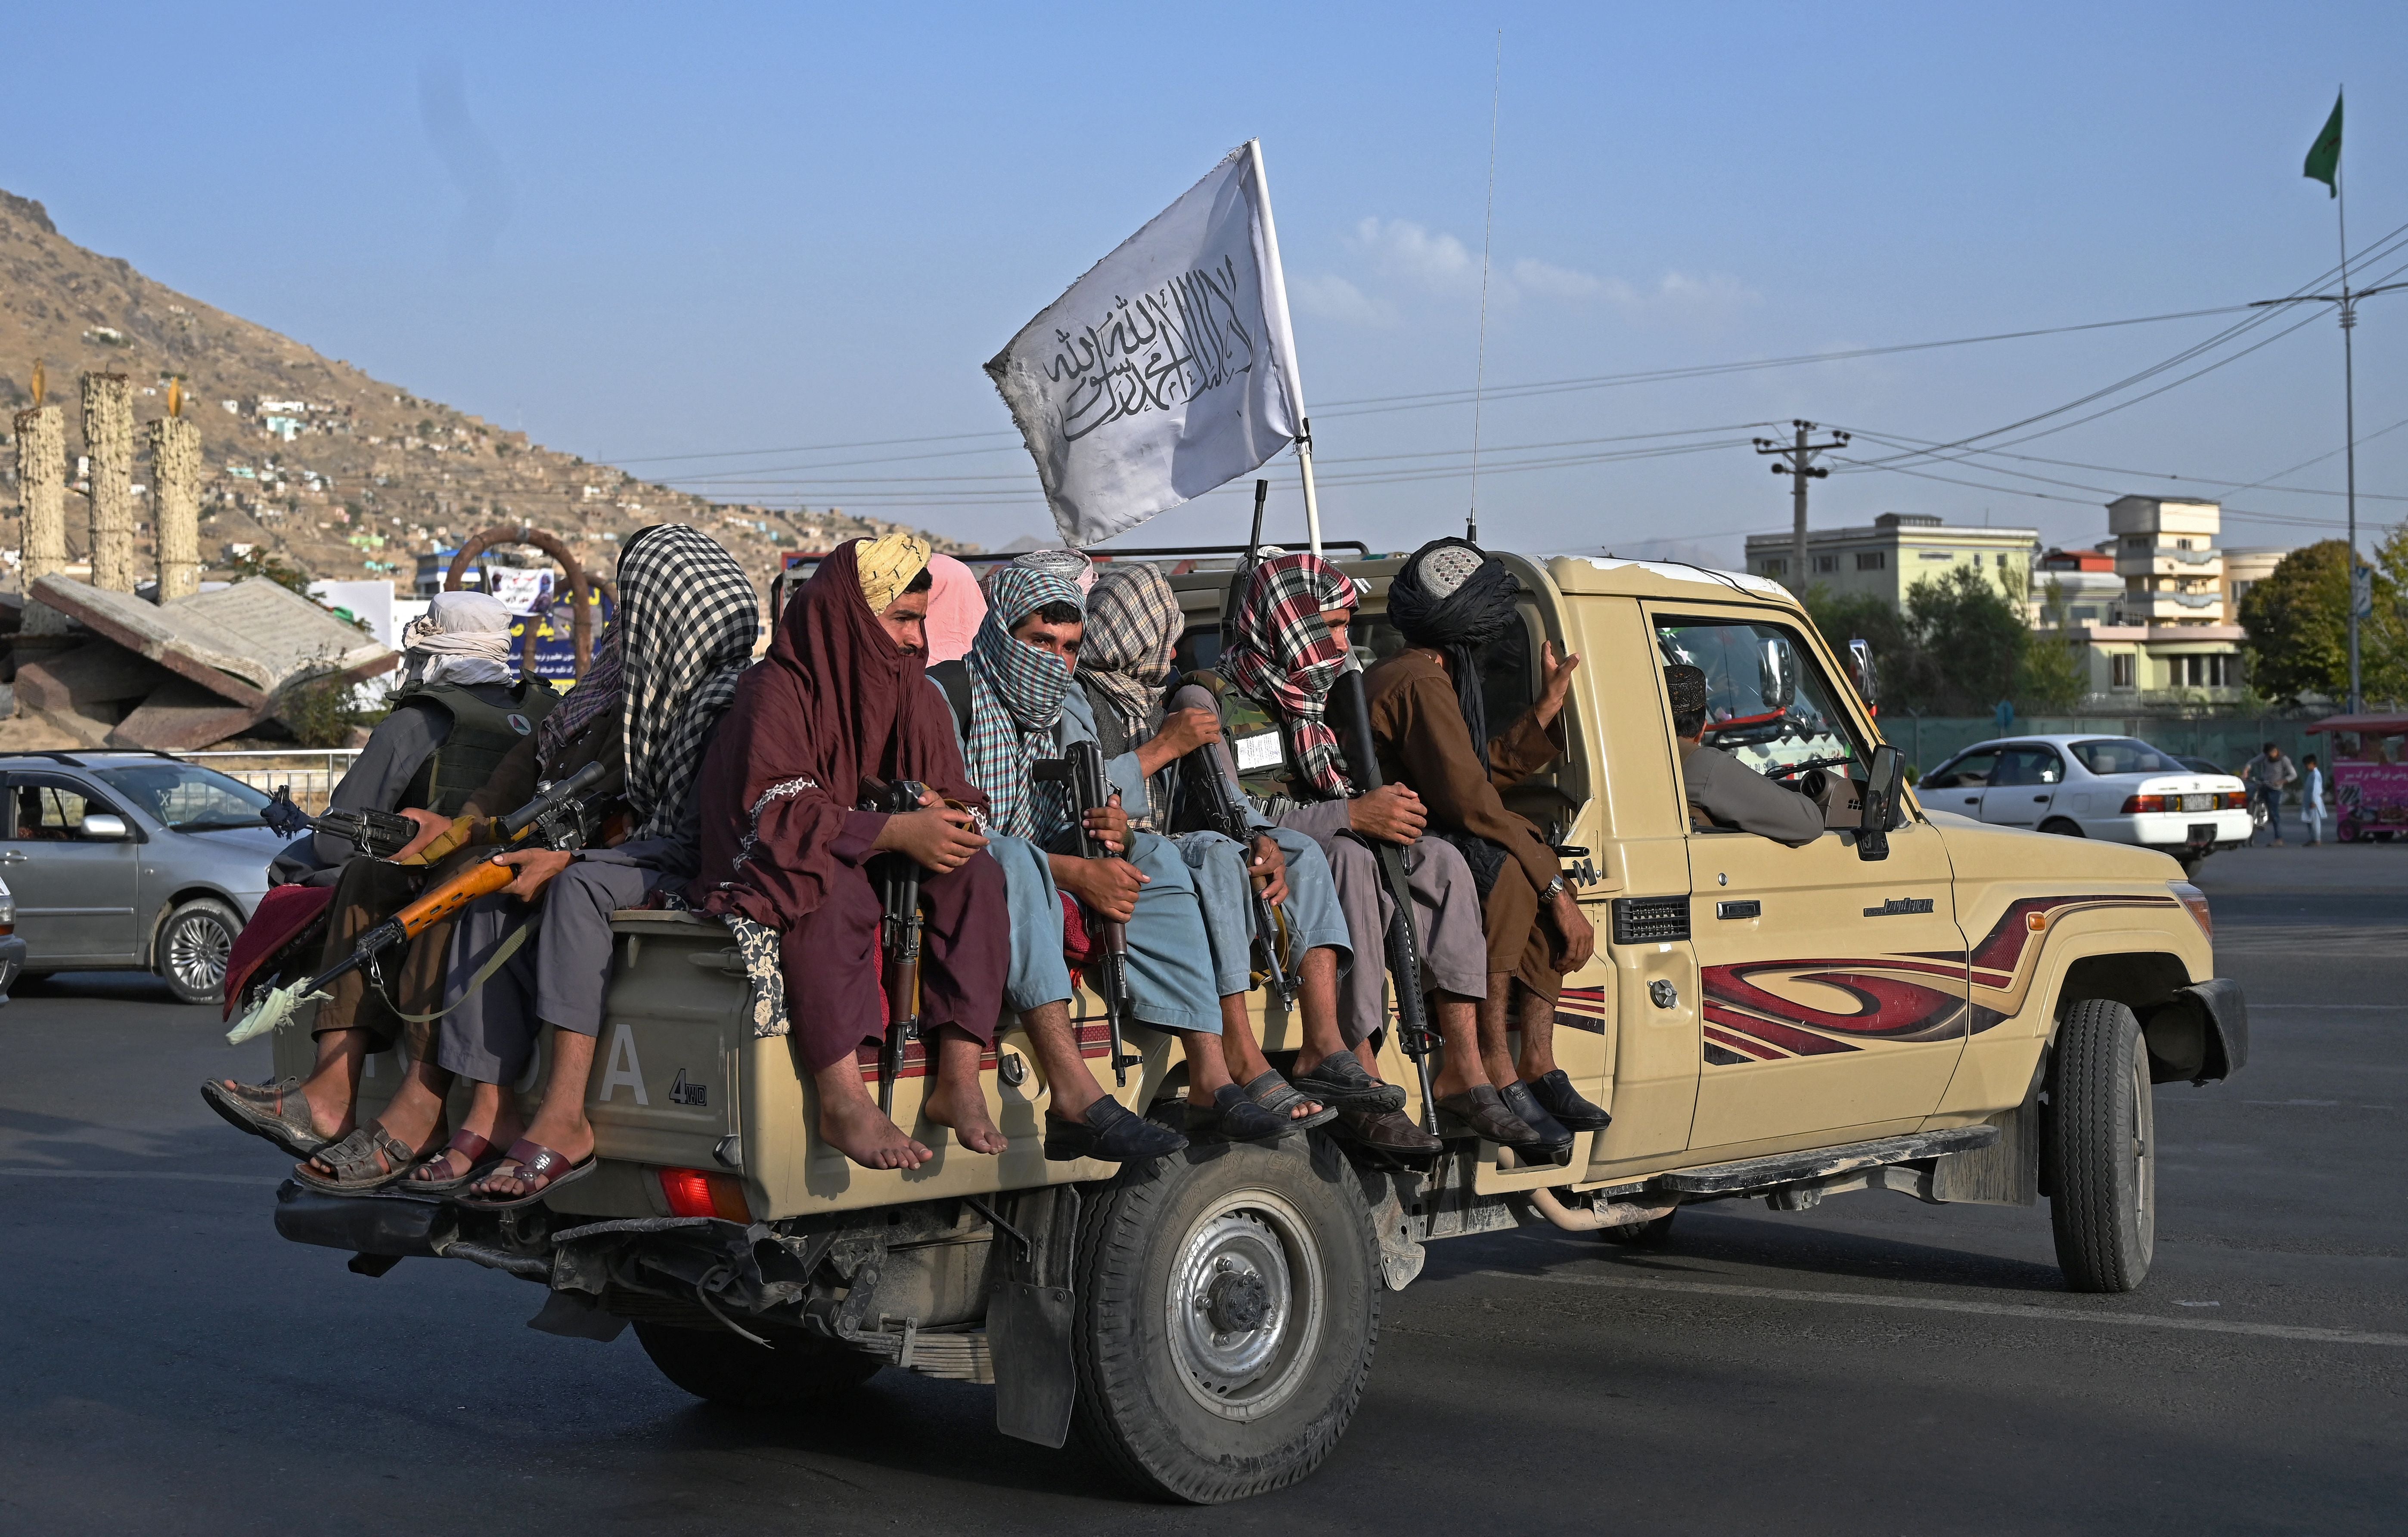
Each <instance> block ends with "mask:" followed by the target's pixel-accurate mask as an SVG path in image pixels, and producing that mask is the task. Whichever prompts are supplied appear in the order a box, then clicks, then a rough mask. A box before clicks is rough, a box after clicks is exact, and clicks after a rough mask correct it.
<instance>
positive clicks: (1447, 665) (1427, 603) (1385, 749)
mask: <svg viewBox="0 0 2408 1537" xmlns="http://www.w3.org/2000/svg"><path fill="white" fill-rule="evenodd" d="M1519 592H1520V584H1519V582H1516V581H1515V580H1514V578H1513V576H1512V573H1511V572H1509V571H1507V570H1506V569H1505V567H1504V566H1503V565H1502V563H1500V562H1498V560H1496V559H1495V558H1494V557H1492V556H1490V555H1488V554H1487V553H1485V552H1484V551H1482V550H1481V549H1480V548H1479V547H1478V546H1476V545H1473V544H1471V543H1469V541H1467V540H1464V539H1438V540H1433V541H1432V542H1431V543H1429V544H1426V545H1424V546H1423V547H1422V548H1421V549H1420V550H1417V551H1415V552H1414V553H1413V556H1412V559H1411V560H1409V561H1407V562H1406V563H1405V568H1404V569H1403V570H1402V571H1400V572H1399V573H1398V576H1397V579H1396V581H1395V582H1393V583H1391V585H1390V589H1389V594H1388V617H1389V619H1390V620H1391V621H1392V622H1393V623H1394V624H1395V625H1397V627H1398V630H1399V631H1400V632H1401V633H1402V634H1403V636H1404V638H1405V640H1406V645H1407V649H1405V650H1404V651H1401V652H1398V654H1395V655H1393V656H1390V657H1388V658H1387V659H1386V660H1384V661H1383V662H1381V663H1380V664H1379V665H1378V666H1376V667H1374V668H1371V669H1370V671H1369V672H1368V673H1366V674H1365V675H1364V680H1363V685H1364V696H1365V698H1366V700H1367V702H1368V703H1369V707H1370V715H1371V735H1372V739H1373V742H1374V745H1375V748H1376V750H1377V752H1378V753H1379V755H1380V771H1381V774H1382V775H1383V777H1384V778H1386V779H1388V780H1389V781H1391V782H1392V783H1401V784H1406V785H1410V786H1411V787H1412V789H1413V791H1414V792H1415V793H1416V794H1418V795H1419V796H1420V797H1421V798H1422V802H1423V804H1424V806H1425V807H1426V809H1427V811H1428V814H1429V826H1430V830H1431V831H1432V832H1433V833H1436V834H1438V835H1440V836H1441V837H1444V838H1447V839H1448V840H1449V841H1451V842H1454V843H1455V845H1456V846H1457V847H1458V848H1461V849H1463V851H1464V854H1465V857H1466V859H1467V860H1468V861H1469V863H1470V866H1471V869H1472V874H1473V877H1474V879H1475V880H1476V881H1478V882H1479V883H1480V884H1481V885H1482V886H1483V887H1484V895H1483V898H1482V902H1481V917H1482V926H1483V927H1484V929H1485V931H1486V933H1487V938H1488V996H1487V997H1486V998H1484V999H1483V1000H1482V1002H1481V1010H1480V1049H1481V1056H1482V1057H1483V1059H1484V1063H1485V1064H1486V1067H1487V1070H1488V1077H1489V1080H1490V1082H1491V1083H1494V1084H1497V1085H1500V1086H1501V1097H1502V1099H1503V1100H1504V1104H1505V1108H1506V1109H1508V1110H1509V1111H1511V1112H1512V1113H1513V1114H1515V1115H1517V1116H1519V1117H1521V1118H1522V1119H1523V1120H1524V1121H1527V1122H1528V1123H1529V1124H1530V1126H1531V1128H1532V1129H1533V1130H1534V1131H1536V1132H1537V1133H1538V1135H1539V1138H1540V1141H1541V1145H1543V1146H1546V1147H1551V1148H1555V1149H1558V1150H1568V1149H1569V1147H1570V1142H1571V1138H1572V1133H1573V1132H1575V1131H1587V1130H1598V1129H1602V1128H1604V1126H1605V1125H1606V1123H1607V1122H1608V1120H1610V1119H1611V1117H1609V1116H1608V1115H1607V1114H1606V1113H1605V1112H1604V1111H1602V1110H1600V1109H1598V1107H1597V1106H1596V1105H1593V1104H1591V1103H1590V1102H1589V1101H1588V1100H1587V1099H1584V1098H1583V1097H1582V1096H1581V1094H1580V1093H1579V1091H1578V1090H1576V1089H1574V1088H1573V1087H1572V1085H1571V1081H1570V1077H1569V1076H1568V1075H1567V1074H1565V1073H1564V1072H1563V1070H1561V1069H1559V1068H1557V1067H1556V1066H1555V997H1556V995H1557V993H1559V992H1560V991H1561V990H1562V987H1563V976H1564V972H1566V971H1568V970H1578V969H1579V968H1581V967H1583V966H1584V965H1586V964H1587V963H1588V959H1589V956H1590V955H1592V954H1593V953H1594V952H1595V950H1596V947H1597V939H1596V935H1595V933H1594V931H1593V930H1592V929H1591V928H1590V927H1589V923H1588V920H1587V919H1586V918H1585V917H1584V916H1583V915H1582V913H1581V910H1580V903H1579V902H1578V900H1577V899H1576V898H1574V897H1573V895H1572V892H1571V888H1570V885H1569V884H1568V883H1566V882H1565V880H1564V878H1563V867H1562V863H1561V861H1560V860H1558V859H1557V858H1556V856H1555V851H1554V850H1553V849H1552V848H1550V847H1549V846H1548V845H1547V843H1546V841H1545V840H1544V839H1542V838H1541V836H1540V834H1539V832H1538V829H1536V828H1534V827H1532V826H1530V824H1529V822H1528V821H1527V820H1526V819H1524V818H1523V817H1521V816H1519V815H1516V814H1515V813H1514V812H1511V811H1508V810H1507V809H1506V807H1505V802H1504V800H1503V798H1502V797H1501V796H1500V795H1499V794H1498V792H1499V791H1500V790H1504V789H1509V788H1511V787H1512V785H1514V784H1516V783H1519V782H1521V781H1522V780H1524V779H1527V778H1528V777H1529V776H1530V775H1532V774H1535V773H1537V772H1539V771H1540V770H1541V769H1542V768H1546V767H1547V766H1548V765H1549V764H1551V763H1553V762H1554V761H1555V759H1556V757H1558V756H1559V755H1560V754H1562V751H1563V741H1562V733H1561V726H1560V721H1561V718H1562V712H1563V707H1564V699H1565V697H1566V696H1567V695H1568V694H1569V693H1570V690H1571V679H1572V672H1573V669H1575V668H1578V667H1579V666H1580V658H1579V657H1578V656H1577V655H1570V656H1565V657H1562V658H1560V659H1558V658H1557V657H1556V655H1555V648H1554V646H1553V644H1552V643H1550V644H1548V645H1547V646H1546V648H1545V653H1544V672H1545V680H1544V683H1543V685H1542V687H1541V691H1540V695H1539V698H1538V700H1537V702H1536V703H1534V704H1532V705H1531V706H1530V708H1529V709H1528V710H1527V711H1524V712H1523V714H1522V716H1521V718H1520V719H1518V720H1516V721H1515V722H1514V723H1513V724H1512V725H1511V726H1509V727H1507V728H1506V729H1505V730H1504V731H1502V732H1499V733H1497V734H1496V735H1495V736H1493V737H1492V736H1491V735H1490V734H1489V732H1488V729H1487V717H1486V710H1485V707H1484V701H1483V699H1482V693H1481V679H1480V672H1479V668H1478V664H1477V661H1476V659H1475V655H1474V653H1475V652H1476V650H1477V649H1478V648H1479V647H1482V646H1484V645H1486V644H1487V643H1488V642H1490V641H1491V640H1494V639H1497V637H1498V636H1499V635H1501V634H1503V633H1504V632H1505V629H1506V626H1507V625H1515V624H1519V623H1521V620H1520V618H1519V615H1518V614H1517V612H1516V610H1515V608H1514V603H1513V600H1514V598H1515V596H1517V595H1518V594H1519ZM1509 989H1513V990H1518V991H1519V993H1520V995H1521V997H1520V998H1519V1000H1518V1001H1519V1008H1518V1009H1517V1010H1516V1011H1515V1012H1514V1017H1516V1018H1518V1022H1519V1025H1520V1027H1521V1035H1522V1043H1521V1051H1520V1054H1519V1056H1518V1058H1517V1057H1516V1056H1515V1055H1514V1054H1513V1053H1512V1051H1510V1050H1509V1049H1508V1044H1507V1041H1506V1023H1507V1019H1508V1017H1509V1015H1508V1010H1507V1002H1508V991H1509ZM1441 1109H1449V1110H1453V1111H1454V1113H1455V1114H1456V1115H1458V1116H1461V1115H1463V1114H1464V1112H1463V1110H1460V1109H1455V1107H1452V1106H1449V1105H1448V1104H1446V1103H1445V1102H1444V1101H1441Z"/></svg>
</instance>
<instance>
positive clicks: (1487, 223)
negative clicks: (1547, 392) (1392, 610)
mask: <svg viewBox="0 0 2408 1537" xmlns="http://www.w3.org/2000/svg"><path fill="white" fill-rule="evenodd" d="M1504 100H1505V29H1504V28H1503V27H1498V29H1497V72H1496V77H1495V79H1494V80H1493V81H1492V82H1491V85H1490V88H1489V94H1488V211H1487V213H1486V215H1485V216H1484V218H1483V220H1482V221H1481V228H1480V351H1479V356H1478V360H1477V361H1476V362H1475V363H1474V364H1473V365H1472V370H1471V510H1469V512H1466V513H1465V514H1464V517H1463V537H1464V538H1465V539H1469V540H1470V541H1471V542H1472V543H1474V544H1478V543H1479V542H1480V405H1481V394H1482V392H1483V390H1484V389H1485V387H1486V386H1487V383H1488V263H1489V253H1490V250H1491V248H1492V246H1493V243H1494V241H1495V237H1496V234H1497V110H1498V107H1500V106H1501V105H1503V103H1504Z"/></svg>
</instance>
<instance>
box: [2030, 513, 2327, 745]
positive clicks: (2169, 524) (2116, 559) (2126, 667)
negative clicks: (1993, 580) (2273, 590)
mask: <svg viewBox="0 0 2408 1537" xmlns="http://www.w3.org/2000/svg"><path fill="white" fill-rule="evenodd" d="M2223 522H2224V510H2223V507H2222V506H2221V504H2219V503H2216V502H2204V501H2192V500H2179V499H2168V498H2162V497H2157V496H2119V497H2117V498H2116V499H2115V500H2114V501H2113V502H2110V503H2108V504H2107V527H2108V530H2109V532H2110V535H2111V536H2112V537H2110V538H2109V539H2105V540H2103V541H2102V542H2100V544H2099V545H2098V546H2097V547H2096V548H2095V549H2091V550H2051V551H2049V552H2048V553H2046V554H2044V555H2042V557H2041V558H2040V561H2039V562H2038V564H2037V565H2036V567H2034V569H2033V572H2032V588H2031V597H2030V602H2031V609H2032V623H2033V624H2034V625H2036V626H2038V627H2041V628H2042V629H2049V628H2053V627H2055V626H2056V625H2057V624H2058V623H2059V622H2060V621H2059V620H2058V618H2057V613H2056V612H2055V611H2054V610H2052V607H2051V605H2050V602H2049V593H2048V584H2049V583H2050V582H2056V583H2057V588H2058V594H2059V596H2061V597H2062V599H2063V603H2062V610H2063V620H2062V623H2063V625H2064V627H2065V630H2066V633H2068V634H2070V635H2071V636H2072V637H2073V638H2075V639H2077V640H2078V641H2079V642H2080V643H2081V645H2082V647H2083V650H2084V654H2085V660H2086V662H2087V664H2088V668H2089V673H2090V697H2089V699H2088V701H2087V703H2088V704H2090V705H2091V706H2093V707H2099V706H2104V707H2107V708H2122V709H2140V708H2148V707H2151V706H2183V705H2217V704H2239V703H2242V702H2243V701H2245V700H2246V699H2247V698H2248V697H2249V689H2248V685H2247V682H2246V681H2245V680H2244V679H2243V676H2242V668H2241V642H2242V639H2243V631H2242V629H2241V626H2240V625H2239V624H2238V623H2237V622H2236V620H2237V614H2236V609H2237V606H2238V602H2239V594H2240V592H2243V591H2246V590H2247V586H2246V584H2247V582H2250V581H2255V580H2259V579H2260V578H2261V577H2262V575H2263V571H2267V570H2272V568H2273V563H2274V562H2275V561H2277V560H2280V559H2281V558H2282V554H2283V552H2281V551H2272V552H2268V551H2258V550H2252V551H2249V552H2247V553H2246V559H2245V560H2235V561H2234V562H2232V563H2231V564H2232V567H2233V569H2228V563H2227V559H2226V553H2225V552H2224V551H2223V550H2221V549H2220V548H2218V545H2217V536H2218V534H2219V533H2220V532H2221V531H2222V527H2223ZM2266 557H2271V558H2266ZM2261 567H2262V569H2261ZM2244 572H2245V573H2246V574H2245V575H2243V574H2242V573H2244ZM2236 578H2238V580H2239V582H2240V587H2239V589H2238V591H2236V590H2234V588H2233V585H2232V584H2233V582H2235V580H2236Z"/></svg>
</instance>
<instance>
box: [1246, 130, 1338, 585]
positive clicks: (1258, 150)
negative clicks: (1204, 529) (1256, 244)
mask: <svg viewBox="0 0 2408 1537" xmlns="http://www.w3.org/2000/svg"><path fill="white" fill-rule="evenodd" d="M1246 159H1247V161H1248V163H1249V164H1250V165H1252V166H1253V168H1254V198H1255V201H1256V203H1257V204H1258V205H1259V206H1260V208H1262V210H1263V253H1262V254H1263V268H1264V276H1266V277H1267V278H1269V280H1270V284H1269V286H1270V287H1271V289H1272V290H1273V291H1274V292H1275V293H1277V294H1278V295H1279V306H1278V313H1277V314H1275V315H1273V316H1272V317H1271V324H1272V325H1273V326H1274V327H1276V328H1277V330H1278V333H1279V334H1278V335H1277V336H1276V337H1274V338H1271V339H1272V341H1273V344H1274V346H1275V347H1276V348H1277V349H1278V351H1279V352H1280V353H1281V360H1282V362H1283V363H1284V364H1285V365H1286V366H1285V368H1284V369H1283V373H1284V375H1285V377H1286V380H1287V393H1288V406H1289V408H1290V409H1293V410H1294V411H1295V412H1296V427H1297V432H1296V464H1297V470H1298V471H1299V472H1300V473H1301V474H1302V475H1303V478H1304V530H1305V536H1306V538H1307V539H1309V540H1310V541H1311V542H1312V553H1314V554H1315V555H1318V554H1320V553H1321V502H1320V499H1319V498H1318V497H1316V496H1314V495H1313V490H1312V418H1311V417H1309V416H1307V415H1306V414H1305V413H1304V381H1303V380H1302V379H1300V378H1299V377H1297V366H1296V334H1295V332H1294V331H1292V330H1291V329H1289V326H1288V320H1287V275H1286V274H1285V273H1283V272H1282V271H1281V270H1280V251H1279V224H1278V223H1276V222H1275V221H1274V220H1273V219H1272V218H1271V183H1270V178H1269V176H1267V175H1265V174H1264V171H1263V141H1262V140H1261V139H1259V138H1250V139H1248V140H1246Z"/></svg>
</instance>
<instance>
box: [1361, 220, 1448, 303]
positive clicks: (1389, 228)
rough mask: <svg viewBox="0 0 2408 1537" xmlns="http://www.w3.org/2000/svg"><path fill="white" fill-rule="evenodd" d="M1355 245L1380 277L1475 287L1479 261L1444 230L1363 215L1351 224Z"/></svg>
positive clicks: (1429, 285)
mask: <svg viewBox="0 0 2408 1537" xmlns="http://www.w3.org/2000/svg"><path fill="white" fill-rule="evenodd" d="M1352 243H1353V244H1354V246H1355V249H1356V250H1358V251H1363V252H1364V253H1365V254H1367V255H1369V257H1370V258H1371V266H1372V270H1374V271H1376V272H1378V273H1379V274H1380V275H1381V276H1382V277H1383V278H1402V279H1404V280H1407V281H1409V282H1413V283H1417V284H1419V285H1420V286H1422V287H1424V288H1433V289H1441V290H1459V289H1465V288H1471V289H1477V288H1478V287H1479V286H1480V261H1479V258H1477V257H1475V256H1473V255H1472V254H1471V252H1470V251H1469V250H1467V249H1466V248H1465V246H1464V244H1463V242H1462V241H1460V240H1458V239H1456V238H1455V237H1454V236H1452V235H1449V234H1447V233H1446V232H1445V231H1444V230H1435V231H1433V230H1430V229H1426V228H1425V227H1424V226H1422V225H1420V224H1416V223H1413V222H1412V220H1410V219H1386V220H1382V219H1366V220H1364V221H1363V222H1362V223H1359V224H1357V225H1355V238H1354V240H1353V242H1352Z"/></svg>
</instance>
